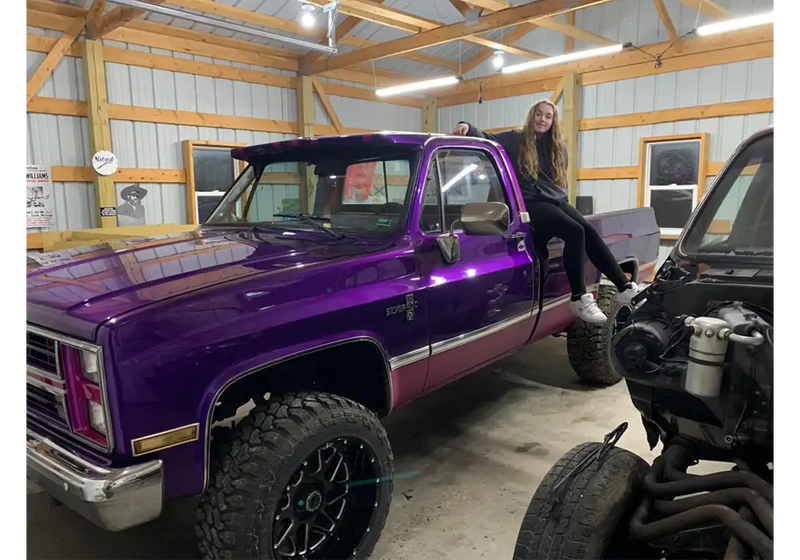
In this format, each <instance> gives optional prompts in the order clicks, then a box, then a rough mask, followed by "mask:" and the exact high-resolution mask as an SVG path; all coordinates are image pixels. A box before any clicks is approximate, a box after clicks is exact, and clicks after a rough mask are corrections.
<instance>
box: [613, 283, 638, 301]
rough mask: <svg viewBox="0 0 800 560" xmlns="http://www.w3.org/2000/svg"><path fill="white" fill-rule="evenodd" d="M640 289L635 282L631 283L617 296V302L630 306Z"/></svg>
mask: <svg viewBox="0 0 800 560" xmlns="http://www.w3.org/2000/svg"><path fill="white" fill-rule="evenodd" d="M641 291H642V288H640V287H639V286H637V285H636V282H631V285H630V286H629V287H628V288H627V289H625V290H622V291H621V292H619V293H618V294H617V301H618V302H619V303H621V304H622V305H630V304H631V300H632V299H633V298H635V297H636V296H637V295H638V294H639V292H641Z"/></svg>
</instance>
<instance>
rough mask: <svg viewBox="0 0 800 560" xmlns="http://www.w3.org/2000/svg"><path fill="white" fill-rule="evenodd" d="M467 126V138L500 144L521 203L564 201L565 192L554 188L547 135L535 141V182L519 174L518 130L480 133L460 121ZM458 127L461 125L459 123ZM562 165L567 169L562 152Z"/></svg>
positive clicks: (566, 157)
mask: <svg viewBox="0 0 800 560" xmlns="http://www.w3.org/2000/svg"><path fill="white" fill-rule="evenodd" d="M462 122H463V124H466V125H467V126H469V132H467V135H468V136H475V137H478V138H487V139H489V140H493V141H495V142H497V143H498V144H500V145H501V146H502V147H503V149H504V150H505V151H506V153H507V154H508V157H509V159H510V160H511V166H512V167H513V168H514V173H515V174H516V175H517V182H518V183H519V188H520V190H521V191H522V199H523V200H524V201H525V202H537V201H549V202H562V201H565V200H567V193H566V191H565V190H564V189H563V188H562V187H560V186H559V185H557V184H556V182H555V181H554V180H553V179H552V175H553V173H552V171H553V170H552V158H551V151H552V145H551V144H552V139H551V137H550V135H546V136H543V137H542V138H541V139H539V140H537V141H536V153H537V155H538V156H539V177H537V178H536V179H534V178H533V177H529V176H528V175H526V174H525V173H522V172H521V169H520V165H519V152H520V145H521V140H522V132H521V131H520V130H518V129H515V130H506V131H503V132H498V133H496V134H493V133H491V132H484V131H482V130H481V129H479V128H477V127H475V126H473V125H471V124H470V123H468V122H464V121H462ZM459 124H461V123H459ZM564 162H565V163H566V164H567V165H568V164H569V161H568V154H567V151H566V149H565V150H564Z"/></svg>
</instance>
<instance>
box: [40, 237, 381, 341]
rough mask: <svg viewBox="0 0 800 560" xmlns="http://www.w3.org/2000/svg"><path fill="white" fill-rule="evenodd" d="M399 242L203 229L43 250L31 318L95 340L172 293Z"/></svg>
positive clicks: (268, 274)
mask: <svg viewBox="0 0 800 560" xmlns="http://www.w3.org/2000/svg"><path fill="white" fill-rule="evenodd" d="M393 242H394V240H393V239H387V238H382V239H376V238H363V237H354V236H353V237H347V238H345V239H342V240H337V239H334V238H333V237H329V236H326V235H325V234H324V233H316V232H313V233H305V232H276V233H274V234H273V233H261V232H259V233H253V232H249V231H247V232H242V231H230V230H229V231H220V230H214V231H209V230H205V231H195V232H189V233H181V234H174V235H165V236H159V237H153V238H147V239H139V240H130V241H116V242H109V243H103V244H100V245H93V246H89V247H79V248H74V249H67V250H63V251H57V252H51V253H43V254H39V255H35V256H33V257H31V259H32V260H33V262H30V261H29V264H28V272H27V281H28V321H29V322H31V323H35V324H40V325H42V326H45V327H49V328H53V329H55V330H62V331H64V332H70V331H71V332H72V334H74V335H76V336H83V337H86V338H90V337H91V336H93V335H94V332H95V329H96V327H97V326H98V325H100V324H102V323H103V322H105V321H108V320H110V319H112V318H115V317H119V316H120V315H122V314H124V313H126V312H128V311H132V310H134V309H138V308H140V307H142V306H145V305H151V304H153V303H156V302H159V301H162V300H164V299H167V298H173V297H178V296H181V295H184V294H187V293H190V292H194V291H197V290H200V289H208V288H210V287H213V286H215V285H218V284H220V283H224V282H230V281H234V280H238V279H241V278H245V277H251V276H255V275H265V276H272V275H275V274H279V273H281V272H285V271H288V270H292V269H296V268H298V267H316V266H319V265H322V264H325V263H328V262H331V261H334V260H338V259H347V258H352V257H353V256H355V255H364V254H367V253H372V252H375V251H379V250H381V249H383V248H387V247H389V246H392V245H393ZM90 335H91V336H90Z"/></svg>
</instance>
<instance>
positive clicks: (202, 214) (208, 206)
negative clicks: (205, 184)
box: [197, 185, 230, 224]
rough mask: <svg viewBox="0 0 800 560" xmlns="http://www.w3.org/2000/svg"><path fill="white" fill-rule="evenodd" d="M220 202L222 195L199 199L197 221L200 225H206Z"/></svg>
mask: <svg viewBox="0 0 800 560" xmlns="http://www.w3.org/2000/svg"><path fill="white" fill-rule="evenodd" d="M228 186H230V185H228ZM220 200H222V195H220V196H198V197H197V219H198V222H199V223H201V224H202V223H204V222H205V221H206V220H207V219H208V218H209V216H211V213H212V212H213V211H214V208H216V207H217V204H219V201H220Z"/></svg>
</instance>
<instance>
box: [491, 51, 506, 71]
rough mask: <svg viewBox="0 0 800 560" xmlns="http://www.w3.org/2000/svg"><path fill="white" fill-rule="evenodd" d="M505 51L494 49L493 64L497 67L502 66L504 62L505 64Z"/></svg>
mask: <svg viewBox="0 0 800 560" xmlns="http://www.w3.org/2000/svg"><path fill="white" fill-rule="evenodd" d="M504 54H505V53H504V52H503V51H501V50H496V51H494V56H493V57H492V66H494V67H495V68H502V67H503V64H505V60H504V59H503V55H504Z"/></svg>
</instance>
